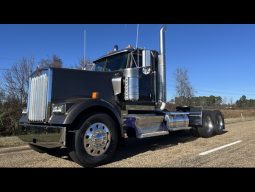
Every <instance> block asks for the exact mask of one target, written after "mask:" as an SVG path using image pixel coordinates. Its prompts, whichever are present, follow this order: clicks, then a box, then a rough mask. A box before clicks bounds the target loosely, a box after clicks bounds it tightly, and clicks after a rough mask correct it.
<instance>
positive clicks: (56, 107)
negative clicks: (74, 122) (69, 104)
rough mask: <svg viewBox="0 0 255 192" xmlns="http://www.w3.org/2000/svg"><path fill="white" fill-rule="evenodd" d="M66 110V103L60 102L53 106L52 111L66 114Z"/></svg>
mask: <svg viewBox="0 0 255 192" xmlns="http://www.w3.org/2000/svg"><path fill="white" fill-rule="evenodd" d="M65 112H66V104H59V105H53V106H52V113H60V114H65Z"/></svg>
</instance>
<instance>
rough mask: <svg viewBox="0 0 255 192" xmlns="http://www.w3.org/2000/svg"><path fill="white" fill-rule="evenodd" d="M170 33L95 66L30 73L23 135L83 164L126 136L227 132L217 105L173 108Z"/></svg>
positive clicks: (109, 153)
mask: <svg viewBox="0 0 255 192" xmlns="http://www.w3.org/2000/svg"><path fill="white" fill-rule="evenodd" d="M165 31H166V28H165V26H163V27H162V28H161V29H160V50H159V51H155V50H146V49H140V48H132V47H131V46H129V47H127V48H124V49H122V50H118V47H117V46H115V47H114V50H113V51H112V52H110V53H108V54H107V55H105V56H103V57H101V58H99V59H97V60H95V61H94V62H93V63H94V67H93V69H92V70H89V71H88V70H75V69H64V68H47V69H37V70H36V71H34V72H33V74H32V75H31V77H30V84H29V97H28V102H27V103H28V105H27V109H26V110H24V111H23V112H22V117H21V119H20V121H19V127H20V138H21V139H22V140H24V141H26V142H28V143H29V145H30V146H31V148H33V149H34V150H36V151H40V152H49V151H52V150H53V149H54V150H55V151H56V150H57V151H58V150H65V151H67V152H68V153H69V155H70V157H71V158H72V159H73V160H74V161H75V162H77V163H78V164H80V165H82V166H84V167H95V166H98V165H101V164H104V163H107V162H109V161H110V160H111V158H112V157H113V155H114V153H115V151H116V148H117V146H118V144H119V143H120V141H122V140H125V139H127V138H129V137H136V138H139V139H142V138H147V137H154V136H160V135H166V134H169V133H170V134H171V132H172V131H179V130H190V131H191V132H192V133H194V134H195V135H197V136H200V137H211V136H212V135H215V134H221V133H222V132H223V129H225V124H224V117H223V115H222V114H221V112H220V111H218V110H204V109H202V108H201V107H191V106H179V107H177V108H176V111H168V110H166V109H165V105H166V61H165Z"/></svg>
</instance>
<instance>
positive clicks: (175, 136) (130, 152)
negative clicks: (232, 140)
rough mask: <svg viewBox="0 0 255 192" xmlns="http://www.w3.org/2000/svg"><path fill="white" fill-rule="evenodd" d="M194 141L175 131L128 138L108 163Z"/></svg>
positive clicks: (189, 134) (185, 134)
mask: <svg viewBox="0 0 255 192" xmlns="http://www.w3.org/2000/svg"><path fill="white" fill-rule="evenodd" d="M225 133H227V131H226V130H225V131H224V132H223V133H222V134H225ZM196 139H198V137H195V136H193V135H192V134H191V133H190V132H189V131H177V132H172V133H171V134H169V135H165V136H158V137H150V138H144V139H136V138H130V139H127V140H126V141H125V142H123V143H122V144H121V145H120V146H119V147H118V149H117V151H116V154H115V156H114V158H113V159H112V161H111V162H110V163H113V162H117V161H121V160H123V159H126V158H130V157H132V156H135V155H138V154H140V153H145V152H147V151H156V150H160V149H164V148H168V147H173V146H176V145H178V144H182V143H186V142H191V141H194V140H196ZM65 159H66V160H70V161H72V160H71V158H70V157H65Z"/></svg>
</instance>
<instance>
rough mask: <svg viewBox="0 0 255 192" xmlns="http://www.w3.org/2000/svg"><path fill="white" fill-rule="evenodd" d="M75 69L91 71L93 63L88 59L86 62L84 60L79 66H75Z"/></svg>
mask: <svg viewBox="0 0 255 192" xmlns="http://www.w3.org/2000/svg"><path fill="white" fill-rule="evenodd" d="M74 68H75V69H85V70H88V71H90V70H91V69H92V68H93V62H92V61H91V60H89V59H87V60H85V61H84V60H83V59H80V60H79V64H78V65H75V67H74Z"/></svg>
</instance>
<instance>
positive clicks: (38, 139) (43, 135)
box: [18, 124, 66, 148]
mask: <svg viewBox="0 0 255 192" xmlns="http://www.w3.org/2000/svg"><path fill="white" fill-rule="evenodd" d="M18 136H19V138H20V139H21V140H23V141H24V142H27V143H29V144H33V145H37V146H41V147H45V148H58V147H63V146H65V139H66V127H61V126H51V125H34V124H20V125H19V134H18Z"/></svg>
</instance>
